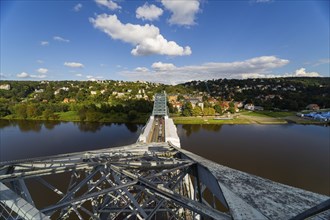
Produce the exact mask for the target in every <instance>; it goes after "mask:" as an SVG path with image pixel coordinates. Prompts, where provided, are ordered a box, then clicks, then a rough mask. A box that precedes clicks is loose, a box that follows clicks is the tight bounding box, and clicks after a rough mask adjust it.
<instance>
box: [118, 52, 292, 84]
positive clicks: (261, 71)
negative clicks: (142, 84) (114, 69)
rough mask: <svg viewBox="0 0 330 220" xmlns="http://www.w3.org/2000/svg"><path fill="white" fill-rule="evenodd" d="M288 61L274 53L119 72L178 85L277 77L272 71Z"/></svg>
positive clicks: (169, 64)
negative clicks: (248, 57) (225, 60)
mask: <svg viewBox="0 0 330 220" xmlns="http://www.w3.org/2000/svg"><path fill="white" fill-rule="evenodd" d="M288 63H289V60H285V59H280V58H277V57H275V56H261V57H255V58H252V59H248V60H244V61H235V62H226V63H224V62H217V63H215V62H213V63H204V64H202V65H191V66H182V67H177V66H175V65H174V64H172V63H162V62H156V63H153V64H152V65H151V68H152V69H151V70H149V69H148V68H145V67H139V69H135V70H132V71H122V72H120V74H121V75H123V76H126V77H128V78H129V79H131V80H139V79H140V80H146V81H153V82H161V83H166V84H177V83H182V82H187V81H191V80H207V79H218V78H251V77H268V76H275V75H274V74H273V73H272V72H271V70H272V69H275V68H279V67H282V66H285V65H287V64H288ZM141 70H144V71H141Z"/></svg>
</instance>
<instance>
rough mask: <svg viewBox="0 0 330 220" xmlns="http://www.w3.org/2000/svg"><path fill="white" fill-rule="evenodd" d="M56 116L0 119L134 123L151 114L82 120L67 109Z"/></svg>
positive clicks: (140, 122) (109, 116)
mask: <svg viewBox="0 0 330 220" xmlns="http://www.w3.org/2000/svg"><path fill="white" fill-rule="evenodd" d="M54 115H55V117H50V118H48V119H46V118H45V117H43V116H38V117H33V118H29V117H27V118H19V117H15V116H13V115H7V116H6V117H2V118H0V119H5V120H33V121H65V122H101V123H103V122H104V123H133V124H145V123H146V122H147V121H148V118H149V116H150V115H149V114H142V113H139V114H137V115H136V116H135V117H134V118H133V119H129V118H128V115H127V114H124V113H106V114H102V115H99V116H98V117H94V118H91V119H88V118H86V119H85V120H83V121H82V120H81V118H80V116H79V114H78V112H76V111H67V112H55V113H54Z"/></svg>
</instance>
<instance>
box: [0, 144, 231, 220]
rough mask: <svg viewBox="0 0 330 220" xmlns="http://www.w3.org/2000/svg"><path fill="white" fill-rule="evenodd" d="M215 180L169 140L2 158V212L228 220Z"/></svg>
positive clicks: (10, 214) (54, 216)
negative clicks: (5, 160)
mask: <svg viewBox="0 0 330 220" xmlns="http://www.w3.org/2000/svg"><path fill="white" fill-rule="evenodd" d="M212 178H213V179H212ZM216 183H217V181H216V179H215V178H214V177H213V175H212V174H210V173H209V172H207V169H206V168H204V167H202V166H201V165H199V164H197V163H196V162H195V161H193V160H191V159H189V158H187V157H183V155H182V154H181V153H180V152H179V151H177V150H176V149H175V148H173V147H171V146H169V145H167V144H166V143H163V144H162V145H161V144H157V145H156V144H155V146H151V145H142V146H137V145H136V146H131V147H130V148H126V149H123V148H115V149H107V150H104V151H94V152H84V153H74V154H69V155H60V156H53V157H48V158H39V159H34V160H25V161H17V162H10V163H3V164H0V191H1V192H0V216H2V217H4V218H11V219H49V218H50V219H200V218H206V219H231V216H230V214H229V212H228V205H227V203H226V201H225V199H224V196H223V194H222V192H221V190H220V188H219V186H218V185H217V184H216ZM32 189H34V190H32ZM35 189H37V191H36V190H35ZM43 195H44V196H43ZM45 197H46V198H45ZM49 198H52V199H49ZM48 200H50V201H48ZM220 209H221V210H222V211H219V210H220Z"/></svg>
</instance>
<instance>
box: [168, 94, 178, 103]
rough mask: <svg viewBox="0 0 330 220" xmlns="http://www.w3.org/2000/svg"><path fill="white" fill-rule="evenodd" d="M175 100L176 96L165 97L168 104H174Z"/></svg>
mask: <svg viewBox="0 0 330 220" xmlns="http://www.w3.org/2000/svg"><path fill="white" fill-rule="evenodd" d="M177 98H178V96H177V95H168V96H167V100H168V101H169V102H176V100H177Z"/></svg>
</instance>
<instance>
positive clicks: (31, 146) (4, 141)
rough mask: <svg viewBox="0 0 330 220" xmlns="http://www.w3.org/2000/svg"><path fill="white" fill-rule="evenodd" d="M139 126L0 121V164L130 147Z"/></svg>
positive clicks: (136, 135) (134, 140)
mask: <svg viewBox="0 0 330 220" xmlns="http://www.w3.org/2000/svg"><path fill="white" fill-rule="evenodd" d="M140 127H141V126H140V125H136V124H118V123H116V124H114V123H79V122H75V123H73V122H59V121H56V122H55V121H18V120H17V121H16V120H15V121H10V120H0V140H1V142H0V161H8V160H16V159H25V158H33V157H41V156H47V155H56V154H63V153H70V152H79V151H86V150H93V149H101V148H107V147H118V146H123V145H127V144H132V143H134V142H136V140H137V139H138V135H139V134H140V132H139V131H140Z"/></svg>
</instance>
